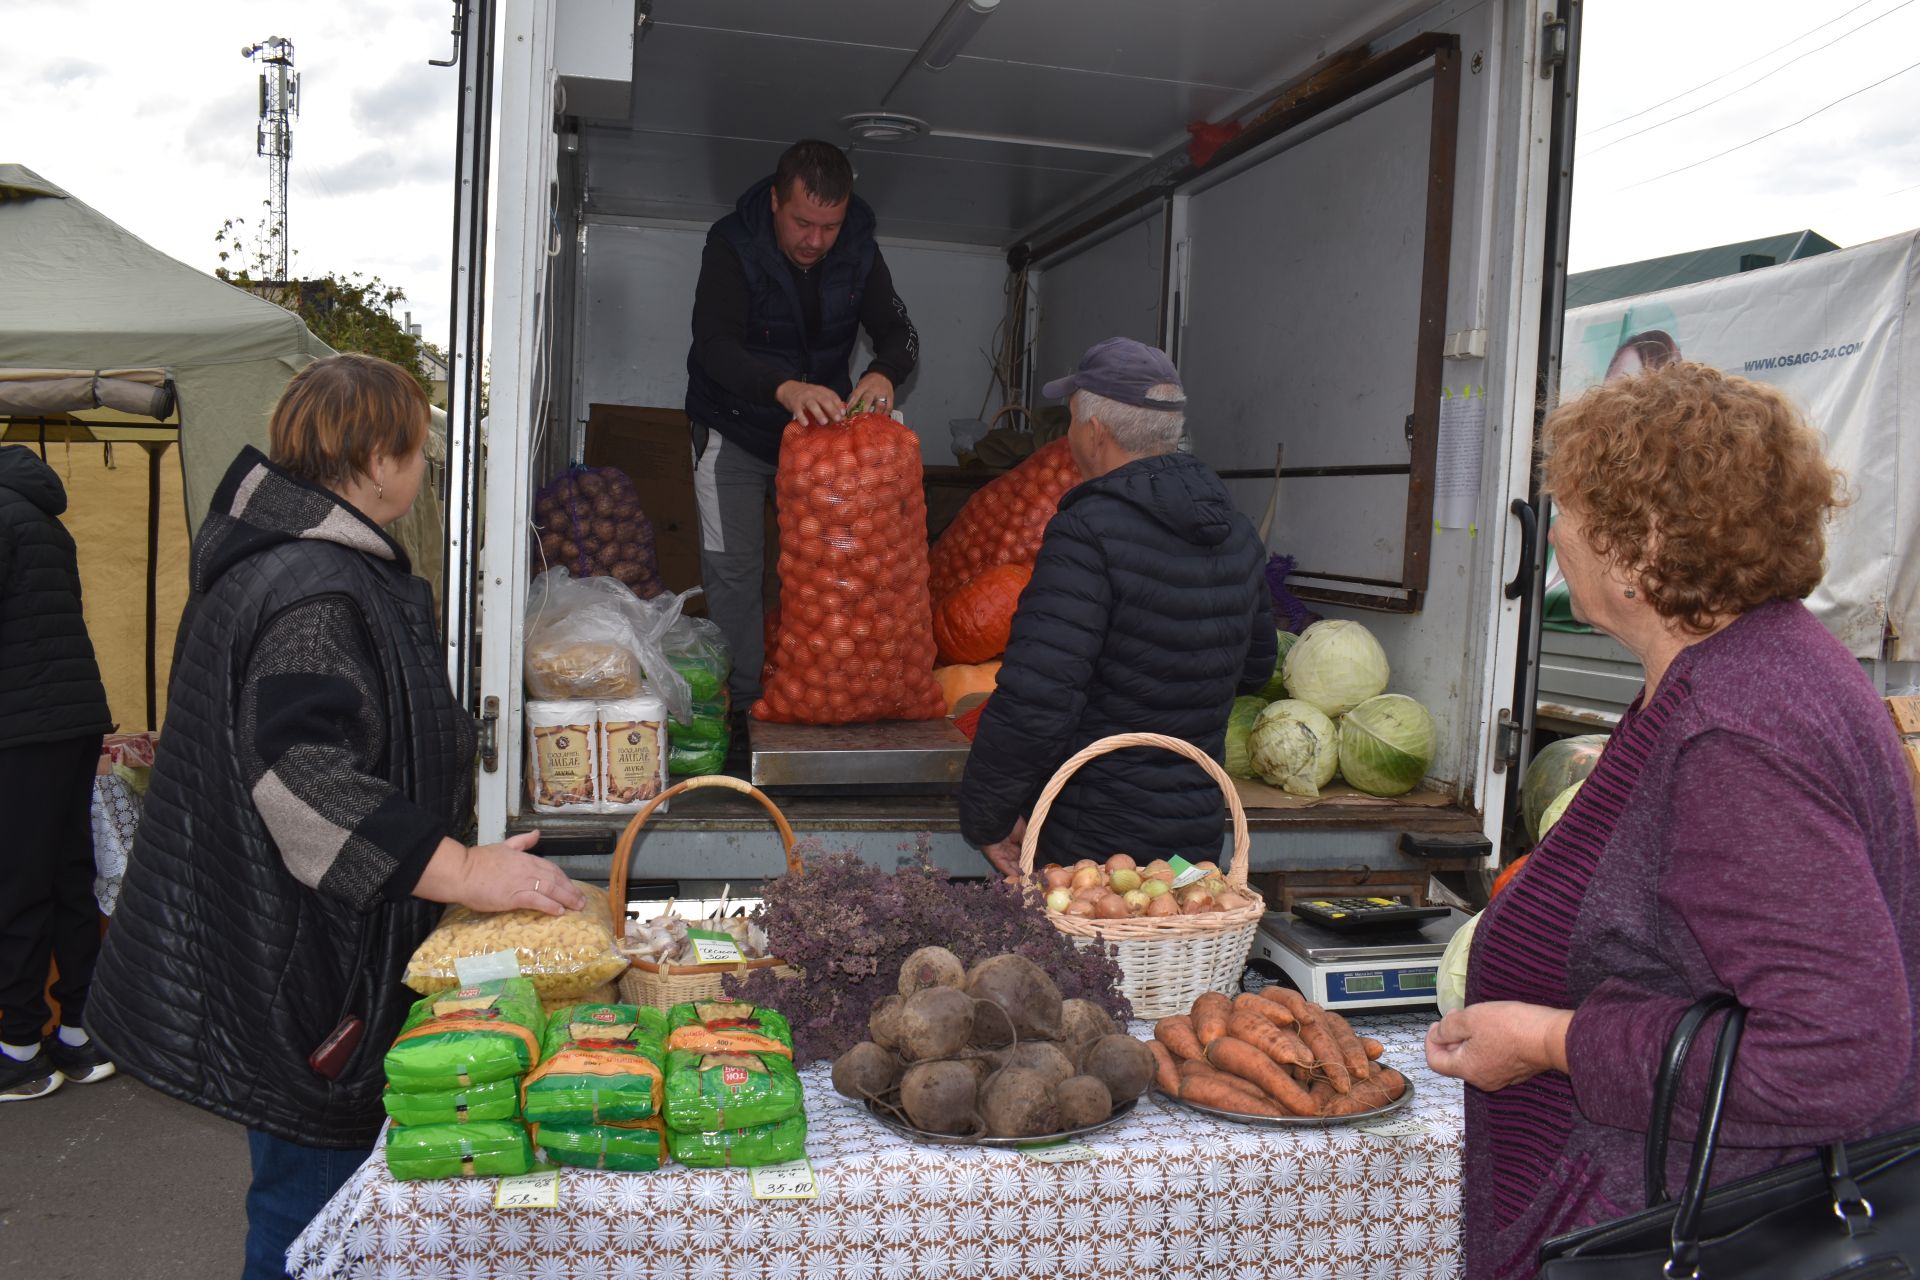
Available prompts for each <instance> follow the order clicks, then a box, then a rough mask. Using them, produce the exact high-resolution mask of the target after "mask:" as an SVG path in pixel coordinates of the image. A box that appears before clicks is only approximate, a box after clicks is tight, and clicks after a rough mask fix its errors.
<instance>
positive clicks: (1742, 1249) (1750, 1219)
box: [1540, 995, 1920, 1280]
mask: <svg viewBox="0 0 1920 1280" xmlns="http://www.w3.org/2000/svg"><path fill="white" fill-rule="evenodd" d="M1720 1009H1725V1010H1726V1011H1727V1018H1726V1021H1725V1022H1723V1023H1722V1024H1721V1027H1720V1034H1719V1037H1718V1039H1717V1041H1716V1043H1715V1045H1714V1052H1713V1068H1712V1071H1711V1072H1710V1073H1709V1075H1708V1078H1707V1092H1706V1098H1705V1100H1704V1101H1703V1103H1702V1105H1701V1110H1700V1128H1699V1131H1698V1133H1697V1134H1696V1135H1695V1137H1694V1148H1693V1159H1692V1160H1691V1161H1690V1162H1689V1165H1688V1168H1687V1184H1686V1186H1685V1187H1684V1188H1682V1189H1681V1192H1680V1198H1679V1199H1678V1200H1677V1201H1676V1200H1670V1199H1668V1197H1667V1189H1666V1167H1667V1130H1668V1127H1669V1126H1670V1124H1671V1123H1672V1119H1673V1100H1674V1093H1675V1091H1676V1086H1677V1084H1678V1081H1679V1079H1680V1070H1681V1067H1682V1066H1684V1065H1685V1063H1686V1059H1687V1052H1688V1050H1689V1049H1690V1048H1692V1045H1693V1040H1694V1036H1695V1033H1697V1032H1698V1031H1699V1029H1700V1025H1701V1023H1702V1022H1704V1021H1705V1020H1706V1019H1707V1017H1708V1016H1709V1015H1711V1014H1713V1013H1715V1012H1716V1011H1718V1010H1720ZM1746 1019H1747V1015H1746V1010H1745V1009H1743V1008H1741V1007H1740V1005H1739V1003H1738V1002H1737V1001H1735V1000H1734V999H1733V997H1731V996H1727V995H1714V996H1705V997H1702V998H1701V999H1700V1000H1699V1001H1697V1002H1695V1004H1694V1005H1693V1007H1692V1008H1690V1009H1688V1010H1687V1012H1686V1014H1685V1015H1684V1016H1683V1017H1682V1018H1681V1019H1680V1022H1679V1025H1678V1026H1676V1027H1675V1028H1674V1030H1673V1035H1672V1036H1671V1037H1670V1038H1669V1039H1668V1041H1667V1051H1666V1055H1665V1057H1664V1058H1663V1059H1662V1061H1661V1063H1660V1074H1659V1077H1658V1079H1657V1080H1656V1082H1655V1085H1654V1095H1653V1111H1652V1117H1651V1120H1652V1122H1651V1124H1650V1125H1649V1126H1648V1129H1647V1149H1646V1179H1647V1205H1648V1207H1647V1208H1646V1209H1645V1210H1643V1211H1641V1212H1639V1213H1636V1214H1632V1215H1630V1216H1628V1217H1625V1218H1618V1219H1616V1220H1614V1221H1612V1222H1603V1223H1601V1224H1600V1225H1598V1226H1593V1227H1585V1228H1582V1229H1581V1230H1579V1231H1572V1232H1568V1233H1567V1234H1566V1235H1561V1236H1555V1237H1554V1238H1553V1239H1551V1240H1548V1241H1547V1242H1546V1243H1545V1244H1543V1245H1542V1246H1540V1275H1541V1276H1542V1277H1543V1280H1654V1278H1655V1277H1666V1278H1667V1280H1694V1278H1695V1277H1698V1278H1699V1280H1722V1277H1767V1280H1829V1278H1831V1280H1898V1278H1900V1277H1911V1276H1920V1159H1916V1158H1915V1157H1916V1156H1920V1126H1914V1127H1912V1128H1908V1129H1902V1130H1900V1131H1899V1132H1896V1133H1888V1134H1882V1135H1880V1136H1879V1137H1874V1138H1863V1139H1861V1140H1859V1141H1857V1142H1835V1143H1832V1144H1831V1145H1829V1146H1827V1147H1826V1148H1824V1149H1823V1150H1822V1151H1821V1152H1820V1154H1819V1155H1818V1156H1812V1157H1809V1158H1807V1159H1805V1160H1801V1161H1797V1162H1796V1163H1794V1164H1790V1165H1783V1166H1781V1167H1780V1168H1778V1169H1769V1170H1767V1171H1766V1172H1764V1173H1757V1174H1755V1175H1753V1176H1752V1177H1750V1178H1742V1179H1740V1180H1739V1181H1738V1182H1729V1183H1727V1184H1726V1185H1724V1186H1719V1187H1715V1188H1713V1189H1712V1190H1711V1191H1709V1190H1708V1189H1707V1180H1708V1179H1709V1178H1710V1177H1711V1176H1712V1173H1713V1154H1714V1147H1715V1146H1716V1144H1717V1143H1718V1141H1719V1136H1720V1117H1721V1113H1722V1111H1723V1109H1724V1107H1725V1104H1726V1097H1727V1077H1728V1075H1729V1074H1731V1072H1732V1070H1733V1060H1734V1056H1735V1054H1737V1053H1738V1052H1739V1048H1740V1033H1741V1031H1742V1029H1743V1028H1744V1027H1745V1026H1746Z"/></svg>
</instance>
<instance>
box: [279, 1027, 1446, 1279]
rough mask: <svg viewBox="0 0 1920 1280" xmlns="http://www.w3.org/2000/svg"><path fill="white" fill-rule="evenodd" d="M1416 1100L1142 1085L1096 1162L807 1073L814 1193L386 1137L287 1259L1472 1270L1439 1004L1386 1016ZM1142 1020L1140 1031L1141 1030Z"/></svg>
mask: <svg viewBox="0 0 1920 1280" xmlns="http://www.w3.org/2000/svg"><path fill="white" fill-rule="evenodd" d="M1354 1021H1355V1023H1356V1024H1357V1025H1358V1026H1359V1027H1360V1029H1361V1030H1362V1031H1364V1032H1366V1033H1367V1034H1369V1035H1373V1036H1375V1037H1376V1038H1378V1039H1380V1040H1381V1041H1383V1042H1384V1043H1385V1045H1386V1061H1388V1062H1390V1063H1392V1064H1393V1065H1394V1066H1397V1067H1398V1068H1400V1070H1402V1071H1403V1072H1405V1073H1406V1074H1407V1076H1408V1078H1409V1079H1410V1080H1411V1081H1412V1082H1413V1086H1414V1098H1413V1101H1412V1102H1411V1103H1410V1104H1409V1105H1408V1106H1406V1107H1404V1108H1402V1109H1401V1110H1400V1111H1399V1112H1397V1113H1395V1114H1394V1115H1392V1116H1390V1117H1387V1118H1386V1119H1385V1120H1383V1121H1381V1122H1379V1123H1378V1125H1377V1127H1375V1128H1368V1127H1365V1126H1352V1125H1349V1126H1339V1127H1333V1128H1311V1129H1308V1128H1302V1129H1288V1130H1273V1129H1259V1128H1252V1127H1249V1126H1246V1125H1238V1124H1232V1123H1228V1122H1220V1121H1214V1120H1212V1119H1210V1118H1208V1117H1206V1116H1202V1115H1200V1114H1198V1113H1195V1112H1191V1111H1185V1110H1179V1109H1175V1108H1173V1107H1170V1106H1167V1105H1164V1104H1162V1103H1160V1102H1159V1101H1157V1100H1154V1099H1151V1098H1147V1099H1142V1100H1141V1102H1140V1105H1139V1107H1138V1108H1137V1109H1136V1110H1135V1111H1134V1113H1133V1114H1132V1115H1131V1116H1129V1117H1128V1118H1127V1120H1126V1121H1125V1122H1124V1123H1122V1124H1120V1125H1118V1126H1116V1127H1114V1128H1112V1129H1108V1130H1106V1131H1104V1132H1102V1133H1100V1134H1097V1135H1095V1136H1094V1137H1092V1138H1090V1139H1088V1140H1087V1145H1089V1146H1091V1147H1093V1148H1094V1149H1095V1151H1096V1152H1097V1153H1098V1154H1097V1158H1095V1159H1093V1160H1091V1161H1088V1162H1084V1163H1072V1164H1046V1163H1041V1162H1040V1161H1037V1160H1035V1159H1033V1158H1032V1157H1030V1156H1027V1155H1024V1154H1021V1153H1018V1152H1005V1151H997V1150H988V1149H984V1148H979V1147H935V1146H921V1145H918V1144H915V1143H911V1142H908V1141H905V1140H903V1139H901V1138H898V1137H896V1136H895V1135H894V1134H893V1133H892V1132H890V1131H889V1130H887V1129H886V1128H884V1127H882V1126H881V1125H880V1124H878V1123H876V1122H875V1121H873V1120H872V1119H870V1118H869V1117H868V1116H867V1115H866V1113H865V1112H864V1110H861V1109H860V1108H857V1107H855V1106H854V1105H853V1104H852V1103H850V1102H848V1101H847V1100H846V1099H844V1098H841V1097H840V1096H839V1095H838V1094H835V1093H834V1092H833V1090H832V1088H831V1086H830V1085H829V1083H828V1071H827V1068H826V1067H825V1065H824V1064H822V1065H818V1066H815V1067H810V1068H808V1069H807V1070H805V1071H803V1072H802V1073H801V1074H802V1077H803V1079H804V1080H805V1081H806V1086H807V1111H808V1118H809V1133H808V1138H807V1152H808V1155H809V1156H810V1157H811V1159H812V1161H813V1167H814V1170H815V1172H816V1174H817V1176H818V1181H819V1188H820V1195H819V1198H818V1199H816V1200H811V1201H756V1200H754V1199H753V1198H752V1197H751V1195H750V1193H749V1189H748V1175H747V1174H746V1173H745V1172H744V1171H741V1170H726V1171H719V1172H705V1171H697V1170H691V1169H684V1168H679V1167H673V1168H670V1169H667V1170H663V1171H661V1172H659V1173H650V1174H620V1173H592V1172H585V1171H579V1170H567V1171H565V1172H564V1173H563V1174H562V1175H561V1181H560V1204H559V1207H558V1208H557V1209H528V1210H501V1209H495V1208H494V1192H495V1188H496V1180H495V1179H492V1178H462V1179H455V1180H452V1181H441V1182H395V1181H394V1180H393V1179H392V1178H391V1177H389V1176H388V1174H387V1167H386V1161H385V1159H384V1157H382V1156H381V1155H379V1154H378V1153H376V1154H375V1155H374V1156H373V1157H372V1158H370V1159H369V1160H368V1161H367V1163H366V1164H365V1165H364V1166H363V1167H362V1168H361V1169H360V1171H359V1172H358V1173H356V1174H355V1175H354V1176H353V1178H352V1179H350V1180H349V1181H348V1183H347V1185H346V1186H345V1187H343V1188H342V1189H341V1190H340V1193H339V1194H338V1195H336V1196H335V1197H334V1198H333V1200H332V1201H331V1202H330V1203H329V1204H328V1205H327V1207H326V1209H325V1210H323V1211H322V1212H321V1214H320V1216H319V1217H317V1218H315V1219H314V1221H313V1222H312V1223H311V1224H309V1225H308V1227H307V1230H306V1232H305V1233H304V1234H303V1235H302V1236H301V1237H300V1238H299V1239H298V1240H297V1241H295V1242H294V1245H293V1248H292V1250H291V1252H290V1253H289V1254H288V1265H289V1271H290V1272H291V1274H292V1275H294V1276H297V1277H300V1278H301V1280H332V1278H333V1277H346V1278H351V1280H389V1278H392V1280H399V1278H400V1277H410V1278H414V1280H482V1278H486V1280H492V1278H494V1277H500V1278H502V1280H506V1278H512V1280H575V1278H578V1280H651V1278H653V1277H660V1278H661V1280H669V1278H671V1280H748V1278H753V1280H760V1278H763V1277H764V1278H765V1280H803V1278H804V1280H828V1278H832V1280H917V1278H919V1277H930V1278H935V1280H938V1278H943V1277H952V1278H954V1280H972V1278H974V1277H978V1278H980V1280H998V1278H1000V1277H1030V1278H1033V1280H1041V1278H1044V1280H1060V1278H1063V1277H1126V1280H1144V1278H1145V1277H1178V1278H1180V1280H1187V1278H1189V1277H1191V1278H1192V1280H1232V1278H1237V1277H1248V1278H1250V1280H1251V1278H1257V1280H1283V1278H1289V1277H1303V1278H1311V1277H1326V1278H1327V1280H1348V1278H1352V1280H1363V1278H1366V1280H1371V1278H1372V1277H1395V1278H1398V1277H1449V1278H1450V1277H1455V1276H1457V1275H1458V1274H1459V1271H1460V1255H1459V1238H1458V1237H1459V1219H1460V1149H1461V1131H1462V1127H1463V1125H1462V1110H1461V1090H1460V1085H1459V1083H1458V1082H1457V1081H1453V1080H1445V1079H1442V1078H1440V1077H1438V1076H1435V1075H1433V1074H1432V1073H1431V1072H1429V1071H1428V1070H1427V1068H1426V1061H1425V1055H1424V1052H1423V1050H1422V1044H1423V1042H1424V1038H1425V1034H1426V1027H1427V1024H1428V1023H1429V1022H1431V1021H1432V1017H1431V1015H1418V1014H1390V1015H1371V1016H1370V1015H1368V1014H1366V1013H1365V1012H1360V1013H1358V1014H1357V1016H1356V1017H1355V1018H1354ZM1134 1031H1135V1034H1144V1033H1145V1028H1144V1027H1143V1026H1141V1025H1140V1024H1136V1025H1135V1027H1134Z"/></svg>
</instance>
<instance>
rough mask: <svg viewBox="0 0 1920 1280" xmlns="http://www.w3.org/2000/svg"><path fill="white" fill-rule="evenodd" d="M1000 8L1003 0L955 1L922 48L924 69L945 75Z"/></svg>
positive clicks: (919, 59) (921, 57) (921, 61)
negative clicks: (962, 50)
mask: <svg viewBox="0 0 1920 1280" xmlns="http://www.w3.org/2000/svg"><path fill="white" fill-rule="evenodd" d="M999 7H1000V0H953V5H952V7H950V8H949V9H948V10H947V12H946V14H945V15H944V16H942V17H941V19H940V23H939V25H938V26H936V27H934V29H933V34H931V35H929V36H928V37H927V42H926V43H925V44H923V45H921V46H920V55H919V58H918V61H919V63H920V65H921V66H923V67H925V68H926V69H927V70H929V71H945V70H946V69H947V68H948V67H949V66H950V65H952V63H953V60H954V58H956V57H957V56H959V53H960V50H961V49H963V48H965V47H966V44H967V41H969V40H971V39H973V37H974V35H975V33H977V32H978V31H979V30H980V28H981V26H982V24H984V23H985V22H986V20H987V19H988V18H989V17H991V16H992V15H993V11H994V10H995V9H998V8H999Z"/></svg>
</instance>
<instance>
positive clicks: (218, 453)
mask: <svg viewBox="0 0 1920 1280" xmlns="http://www.w3.org/2000/svg"><path fill="white" fill-rule="evenodd" d="M0 280H5V281H6V282H7V285H6V288H5V289H0V370H9V371H41V372H44V373H47V374H60V375H64V376H65V377H66V378H67V379H69V380H72V379H73V378H74V377H75V375H76V374H80V373H84V374H85V375H86V376H87V378H89V379H90V378H91V376H92V375H93V374H94V373H95V372H104V373H117V374H119V375H121V376H122V377H126V376H128V371H153V370H159V371H164V372H165V373H166V374H167V375H168V376H169V377H170V379H171V381H172V385H173V390H174V394H175V396H176V397H177V400H176V407H177V412H178V413H179V416H180V445H181V450H182V465H183V467H184V470H185V475H186V503H187V519H188V522H189V524H190V526H191V527H193V528H198V527H199V524H200V518H201V516H202V515H203V514H204V513H205V511H206V508H207V504H208V502H209V501H211V499H212V497H213V490H214V488H215V486H217V485H218V484H219V482H220V476H221V474H222V473H223V472H224V471H225V470H226V467H227V464H228V463H229V462H231V461H232V460H233V456H234V454H235V453H237V452H239V449H240V447H241V446H242V445H244V444H255V445H259V446H262V447H264V446H265V443H266V433H267V416H268V413H269V412H270V411H271V409H272V407H273V402H274V400H275V399H276V398H277V397H278V396H279V394H280V390H281V388H282V387H284V386H285V385H286V381H287V379H288V378H290V377H292V376H293V374H294V372H295V371H297V370H298V369H300V368H301V367H302V366H304V365H306V364H307V363H308V362H309V361H311V360H313V359H315V358H317V357H319V356H323V355H328V354H330V352H329V349H328V348H327V346H326V344H324V343H322V342H321V341H320V340H319V339H318V338H315V337H314V336H313V335H312V334H311V333H309V332H308V331H307V327H306V326H305V325H304V324H302V323H301V322H300V318H299V317H298V316H296V315H294V314H293V313H292V312H290V311H286V310H284V309H282V308H280V307H276V306H274V305H273V304H272V303H270V302H267V301H265V300H263V299H260V298H256V297H254V296H253V295H252V294H249V293H246V292H245V291H243V290H240V289H236V288H234V287H233V286H232V285H229V284H226V283H224V282H222V281H220V280H217V279H215V278H214V277H212V276H210V275H208V274H206V273H205V272H202V271H197V270H195V269H194V268H192V267H190V266H188V265H187V264H185V263H183V262H180V261H178V260H176V259H174V258H170V257H168V256H167V255H166V254H164V253H161V252H160V251H159V250H157V249H155V248H153V247H152V246H151V245H148V244H147V243H146V242H145V241H143V240H141V239H140V238H139V237H137V236H135V235H133V234H132V233H131V232H129V231H127V230H126V229H125V228H123V227H121V226H119V225H117V224H116V223H114V222H112V221H111V220H109V219H108V218H106V217H104V216H102V215H101V214H100V213H98V212H97V211H95V210H94V209H92V208H89V207H88V206H87V205H86V204H84V203H82V202H81V201H79V200H76V199H74V198H73V197H72V196H70V195H68V194H67V193H66V192H65V191H62V190H61V189H60V188H59V187H57V186H55V185H54V184H53V183H51V182H48V181H47V180H46V179H44V178H42V177H40V175H38V174H36V173H34V172H33V171H32V170H30V169H26V168H24V167H22V166H20V165H14V164H0ZM133 376H134V377H136V378H137V377H138V376H139V375H138V374H137V373H136V374H134V375H133ZM14 380H15V381H16V382H20V381H25V382H32V381H34V380H33V379H31V378H27V379H21V378H15V379H14Z"/></svg>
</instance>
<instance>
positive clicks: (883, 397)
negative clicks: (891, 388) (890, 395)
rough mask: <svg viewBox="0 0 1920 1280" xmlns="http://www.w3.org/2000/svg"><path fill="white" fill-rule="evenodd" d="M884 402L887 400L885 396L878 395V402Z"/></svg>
mask: <svg viewBox="0 0 1920 1280" xmlns="http://www.w3.org/2000/svg"><path fill="white" fill-rule="evenodd" d="M886 402H887V398H886V397H885V396H881V397H880V403H881V404H885V403H886Z"/></svg>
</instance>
